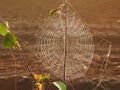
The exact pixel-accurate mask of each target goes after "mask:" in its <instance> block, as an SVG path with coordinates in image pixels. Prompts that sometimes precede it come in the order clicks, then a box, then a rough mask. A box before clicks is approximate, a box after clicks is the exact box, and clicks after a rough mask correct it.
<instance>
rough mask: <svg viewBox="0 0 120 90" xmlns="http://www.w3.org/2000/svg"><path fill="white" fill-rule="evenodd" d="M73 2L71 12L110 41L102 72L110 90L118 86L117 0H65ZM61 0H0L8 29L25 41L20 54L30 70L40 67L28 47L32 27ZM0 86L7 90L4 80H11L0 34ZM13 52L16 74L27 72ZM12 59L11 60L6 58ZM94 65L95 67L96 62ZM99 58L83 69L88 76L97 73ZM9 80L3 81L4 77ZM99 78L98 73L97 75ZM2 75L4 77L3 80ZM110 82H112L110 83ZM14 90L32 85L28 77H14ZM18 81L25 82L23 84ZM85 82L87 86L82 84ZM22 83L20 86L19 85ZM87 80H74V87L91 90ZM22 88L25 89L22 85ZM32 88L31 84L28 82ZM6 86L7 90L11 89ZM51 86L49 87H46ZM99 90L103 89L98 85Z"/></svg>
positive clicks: (32, 40)
mask: <svg viewBox="0 0 120 90" xmlns="http://www.w3.org/2000/svg"><path fill="white" fill-rule="evenodd" d="M69 1H70V2H71V4H72V5H73V7H74V9H75V10H76V11H75V12H76V13H77V14H78V17H80V18H81V19H82V20H83V21H84V22H85V23H86V24H87V25H88V26H89V28H90V29H91V30H92V31H94V32H97V33H98V34H99V35H100V36H102V37H103V38H105V39H106V40H108V41H111V42H112V50H111V55H110V58H109V62H108V66H107V69H106V71H105V73H104V75H105V77H106V80H107V81H106V82H107V85H108V88H110V90H120V0H69ZM62 2H63V0H0V16H1V17H2V18H3V19H4V20H6V21H9V24H10V29H11V31H13V32H14V33H15V34H16V35H17V36H18V37H19V38H20V40H21V41H22V42H24V43H25V45H23V44H22V46H23V49H24V54H25V55H26V57H27V58H28V59H29V61H30V63H29V64H30V65H31V67H32V69H33V71H36V72H39V71H41V67H42V66H40V64H38V61H37V59H36V58H35V57H34V55H33V56H31V55H32V53H31V52H29V50H28V49H27V48H29V49H30V50H35V45H36V42H35V41H36V36H35V34H36V31H37V30H38V29H39V27H40V26H41V25H42V24H43V23H44V20H45V19H46V18H48V11H49V10H50V9H52V8H56V7H58V6H59V5H60V4H61V3H62ZM0 43H1V44H0V78H1V80H0V87H2V89H0V90H8V88H5V86H4V85H5V84H3V81H4V83H6V82H9V83H8V84H6V85H8V87H11V85H12V84H10V82H13V83H15V82H14V78H13V81H12V79H9V78H11V77H14V75H13V74H14V73H15V71H14V70H15V69H14V67H15V66H14V61H13V60H12V56H11V54H10V52H9V51H8V50H6V49H4V47H3V45H2V43H3V41H2V37H1V36H0ZM14 53H15V57H16V59H17V61H16V64H17V66H16V67H17V74H18V75H20V76H23V75H28V72H27V70H26V68H25V66H24V65H23V62H22V61H21V59H22V57H21V56H20V55H19V53H16V52H14ZM10 60H12V61H10ZM96 65H98V67H97V66H96ZM99 69H100V61H93V63H92V65H91V68H90V70H89V71H88V72H87V74H88V77H89V78H96V77H97V76H98V75H99V73H100V72H99ZM6 77H7V78H8V77H9V78H8V80H10V81H5V80H6V79H5V78H6ZM98 78H99V77H98ZM4 79H5V80H4ZM112 82H113V83H112ZM17 83H18V87H19V88H18V89H17V90H31V89H30V88H29V89H28V88H27V87H29V86H30V85H32V81H31V80H30V79H22V80H21V78H18V82H17ZM22 83H26V86H24V85H25V84H24V85H23V84H22ZM86 86H88V87H86ZM22 87H24V88H22ZM92 87H93V86H91V84H90V83H86V82H83V83H82V84H76V89H75V90H92ZM25 88H26V89H25ZM31 88H32V86H31ZM14 89H15V88H14V85H13V88H12V87H11V89H10V88H9V90H14ZM47 90H52V89H50V88H49V89H47ZM99 90H104V89H103V88H100V89H99Z"/></svg>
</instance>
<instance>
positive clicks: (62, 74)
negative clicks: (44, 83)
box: [36, 7, 94, 82]
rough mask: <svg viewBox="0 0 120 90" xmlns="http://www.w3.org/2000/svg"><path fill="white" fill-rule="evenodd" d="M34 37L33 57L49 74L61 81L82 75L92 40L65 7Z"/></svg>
mask: <svg viewBox="0 0 120 90" xmlns="http://www.w3.org/2000/svg"><path fill="white" fill-rule="evenodd" d="M65 19H66V20H65ZM36 36H37V54H38V56H39V57H40V60H41V61H42V63H43V64H44V66H47V67H46V69H47V70H49V71H50V73H52V74H54V75H57V77H59V78H62V79H63V80H65V82H69V81H73V80H75V79H77V78H80V77H82V76H83V75H85V73H86V72H87V70H88V68H89V65H90V63H91V62H92V58H93V54H94V43H93V37H92V34H91V32H90V31H89V29H88V28H87V27H86V26H85V25H84V24H83V23H82V22H81V20H80V19H79V18H78V17H77V16H75V15H74V14H73V12H72V11H71V10H70V9H69V8H68V7H66V8H65V10H63V12H62V13H61V14H60V15H55V16H53V17H52V18H50V19H49V20H48V21H46V22H45V25H43V26H42V27H41V28H40V29H39V30H38V31H37V35H36ZM73 75H74V77H73Z"/></svg>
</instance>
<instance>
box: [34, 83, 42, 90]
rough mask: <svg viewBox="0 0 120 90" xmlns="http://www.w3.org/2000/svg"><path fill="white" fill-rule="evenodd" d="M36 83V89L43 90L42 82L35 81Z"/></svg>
mask: <svg viewBox="0 0 120 90" xmlns="http://www.w3.org/2000/svg"><path fill="white" fill-rule="evenodd" d="M35 85H36V90H42V87H43V86H42V84H41V83H35Z"/></svg>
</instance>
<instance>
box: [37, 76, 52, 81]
mask: <svg viewBox="0 0 120 90" xmlns="http://www.w3.org/2000/svg"><path fill="white" fill-rule="evenodd" d="M45 79H50V74H48V75H46V76H42V77H41V78H40V79H39V82H42V81H43V80H45Z"/></svg>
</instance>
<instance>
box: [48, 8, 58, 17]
mask: <svg viewBox="0 0 120 90" xmlns="http://www.w3.org/2000/svg"><path fill="white" fill-rule="evenodd" d="M56 11H57V9H52V10H50V11H49V16H50V17H52V16H53V15H55V13H56Z"/></svg>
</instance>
